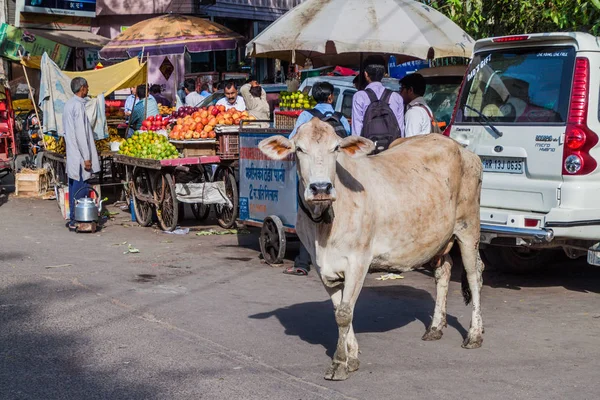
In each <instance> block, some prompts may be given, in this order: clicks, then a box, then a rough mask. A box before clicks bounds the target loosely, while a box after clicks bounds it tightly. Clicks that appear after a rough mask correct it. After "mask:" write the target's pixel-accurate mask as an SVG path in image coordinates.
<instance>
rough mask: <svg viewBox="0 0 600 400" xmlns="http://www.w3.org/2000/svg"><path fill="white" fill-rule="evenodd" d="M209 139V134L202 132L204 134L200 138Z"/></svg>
mask: <svg viewBox="0 0 600 400" xmlns="http://www.w3.org/2000/svg"><path fill="white" fill-rule="evenodd" d="M207 137H208V132H204V131H202V133H200V138H202V139H206V138H207Z"/></svg>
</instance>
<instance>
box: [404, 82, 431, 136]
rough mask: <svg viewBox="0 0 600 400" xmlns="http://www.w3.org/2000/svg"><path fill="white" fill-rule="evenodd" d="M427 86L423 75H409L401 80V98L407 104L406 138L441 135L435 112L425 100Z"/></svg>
mask: <svg viewBox="0 0 600 400" xmlns="http://www.w3.org/2000/svg"><path fill="white" fill-rule="evenodd" d="M426 85H427V84H426V83H425V78H423V76H422V75H421V74H416V73H415V74H409V75H406V76H405V77H404V78H402V79H400V96H402V99H403V100H404V104H406V113H405V114H404V126H405V129H404V136H405V137H410V136H416V135H426V134H428V133H432V132H434V131H437V132H435V133H440V132H439V127H438V125H437V122H436V121H435V118H434V117H433V112H432V111H431V108H429V106H428V105H427V103H426V102H425V99H424V98H423V96H424V95H425V88H426ZM435 128H437V129H435Z"/></svg>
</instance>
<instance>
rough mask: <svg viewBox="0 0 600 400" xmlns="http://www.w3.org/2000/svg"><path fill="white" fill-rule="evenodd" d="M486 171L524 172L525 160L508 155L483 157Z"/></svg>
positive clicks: (482, 160)
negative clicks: (507, 156) (508, 156)
mask: <svg viewBox="0 0 600 400" xmlns="http://www.w3.org/2000/svg"><path fill="white" fill-rule="evenodd" d="M481 162H482V164H483V170H484V171H485V172H504V173H507V174H522V173H523V171H524V168H523V165H524V164H525V163H524V162H523V160H521V159H518V158H506V157H481Z"/></svg>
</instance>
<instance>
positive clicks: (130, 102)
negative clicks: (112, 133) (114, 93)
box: [125, 87, 138, 122]
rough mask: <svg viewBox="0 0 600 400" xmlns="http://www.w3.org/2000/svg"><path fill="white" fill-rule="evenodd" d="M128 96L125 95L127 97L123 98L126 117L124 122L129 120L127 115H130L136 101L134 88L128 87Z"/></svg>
mask: <svg viewBox="0 0 600 400" xmlns="http://www.w3.org/2000/svg"><path fill="white" fill-rule="evenodd" d="M129 93H130V94H129V96H127V99H126V100H125V116H126V117H127V118H126V122H129V116H130V115H131V113H132V112H133V107H135V105H136V104H137V102H138V99H137V97H136V96H135V88H134V87H132V88H129Z"/></svg>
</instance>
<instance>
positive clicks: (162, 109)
mask: <svg viewBox="0 0 600 400" xmlns="http://www.w3.org/2000/svg"><path fill="white" fill-rule="evenodd" d="M173 111H175V107H167V106H163V105H162V104H159V105H158V112H159V113H160V115H171V114H172V113H173Z"/></svg>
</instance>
